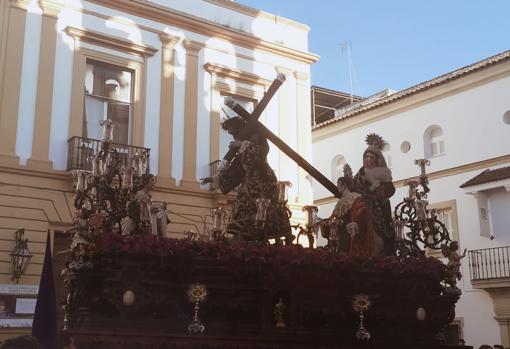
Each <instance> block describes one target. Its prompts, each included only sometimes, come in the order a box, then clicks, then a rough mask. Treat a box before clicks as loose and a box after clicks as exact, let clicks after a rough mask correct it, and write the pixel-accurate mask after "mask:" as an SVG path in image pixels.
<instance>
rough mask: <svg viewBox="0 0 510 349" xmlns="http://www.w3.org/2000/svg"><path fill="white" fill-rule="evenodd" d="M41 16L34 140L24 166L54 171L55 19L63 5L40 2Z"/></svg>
mask: <svg viewBox="0 0 510 349" xmlns="http://www.w3.org/2000/svg"><path fill="white" fill-rule="evenodd" d="M40 6H41V9H42V10H43V14H42V24H41V47H40V50H39V72H38V77H37V97H36V102H35V120H34V138H33V142H32V155H31V157H30V159H28V161H27V166H29V167H32V168H40V169H51V168H53V164H52V162H51V161H50V160H49V149H50V128H51V109H52V99H53V77H54V76H53V74H54V70H55V48H56V46H57V19H58V14H59V12H60V10H61V9H62V5H61V4H59V3H58V2H54V1H47V0H41V1H40Z"/></svg>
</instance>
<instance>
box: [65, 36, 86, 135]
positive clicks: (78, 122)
mask: <svg viewBox="0 0 510 349" xmlns="http://www.w3.org/2000/svg"><path fill="white" fill-rule="evenodd" d="M86 69H87V59H86V57H85V56H84V55H83V54H82V53H81V47H80V41H79V40H78V39H76V38H75V39H74V52H73V80H72V85H71V110H70V113H71V115H70V117H69V138H71V137H73V136H77V137H82V135H83V115H84V113H83V110H84V108H85V107H84V100H83V98H84V92H83V89H84V86H85V71H86Z"/></svg>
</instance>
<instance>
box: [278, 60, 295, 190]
mask: <svg viewBox="0 0 510 349" xmlns="http://www.w3.org/2000/svg"><path fill="white" fill-rule="evenodd" d="M276 71H277V72H278V73H281V74H285V76H289V75H290V74H291V73H292V72H291V71H290V70H289V69H287V68H283V67H277V68H276ZM289 113H290V111H289V87H288V84H286V83H284V84H283V85H282V86H281V87H280V89H279V90H278V130H279V137H280V138H281V139H282V140H283V141H284V142H285V143H287V144H289V143H290V134H289V132H285V131H284V130H288V128H289V123H290V122H291V121H290V115H289ZM292 165H293V162H292V160H291V159H290V158H289V157H288V156H287V155H285V154H284V153H283V152H282V151H279V166H278V167H279V171H278V174H279V177H280V178H279V179H280V180H281V181H286V180H290V178H291V171H292V168H293V166H292ZM292 185H296V183H292Z"/></svg>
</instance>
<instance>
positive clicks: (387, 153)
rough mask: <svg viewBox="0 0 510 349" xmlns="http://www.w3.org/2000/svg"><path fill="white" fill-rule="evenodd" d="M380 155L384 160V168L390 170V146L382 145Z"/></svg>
mask: <svg viewBox="0 0 510 349" xmlns="http://www.w3.org/2000/svg"><path fill="white" fill-rule="evenodd" d="M382 154H383V156H384V160H386V166H388V167H389V168H391V146H390V144H389V143H384V148H383V150H382Z"/></svg>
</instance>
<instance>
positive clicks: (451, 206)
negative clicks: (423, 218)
mask: <svg viewBox="0 0 510 349" xmlns="http://www.w3.org/2000/svg"><path fill="white" fill-rule="evenodd" d="M427 208H428V209H434V210H437V211H451V215H450V221H451V222H450V223H451V227H450V228H451V230H449V231H448V232H449V233H450V238H451V239H452V241H453V240H455V241H457V242H458V243H459V251H460V250H461V241H460V234H459V221H458V214H457V201H456V200H447V201H440V202H435V203H431V204H429V205H428V206H427ZM443 223H444V222H443ZM425 254H426V255H427V256H431V257H435V258H443V254H442V253H441V250H432V249H429V248H427V249H426V251H425Z"/></svg>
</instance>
